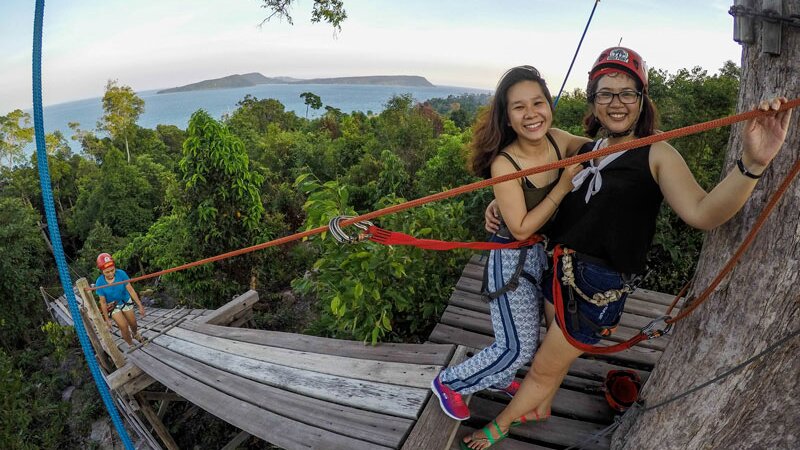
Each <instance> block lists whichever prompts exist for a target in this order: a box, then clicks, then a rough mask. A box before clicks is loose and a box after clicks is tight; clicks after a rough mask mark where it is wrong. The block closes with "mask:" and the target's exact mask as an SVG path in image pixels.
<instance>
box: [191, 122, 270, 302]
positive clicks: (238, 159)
mask: <svg viewBox="0 0 800 450" xmlns="http://www.w3.org/2000/svg"><path fill="white" fill-rule="evenodd" d="M178 166H179V169H180V173H181V180H180V191H181V194H180V197H181V198H180V205H179V207H178V210H179V212H180V214H181V215H182V216H184V217H185V218H186V225H187V230H188V232H189V235H190V236H194V238H195V240H196V241H195V243H194V246H193V249H192V250H193V251H192V256H196V257H208V256H212V255H216V254H219V253H224V252H228V251H231V250H235V249H238V248H241V247H245V246H249V245H252V244H254V243H256V241H258V240H259V238H260V237H261V220H262V218H263V215H264V206H263V204H262V203H261V193H260V192H261V184H262V183H263V181H264V177H263V175H261V174H260V173H258V172H255V171H252V170H251V169H250V159H249V157H248V156H247V152H246V151H245V149H244V145H243V144H242V141H241V140H239V139H238V138H237V137H236V136H234V135H233V134H232V133H231V131H230V130H229V129H228V128H227V127H226V126H224V125H223V124H221V123H219V122H217V121H216V120H214V119H213V118H211V116H209V115H208V113H207V112H205V111H203V110H198V111H197V112H195V113H194V114H192V117H191V119H189V128H188V130H187V138H186V141H184V143H183V159H181V161H180V163H179V165H178ZM259 258H261V256H260V254H258V255H254V254H250V255H248V256H245V257H240V258H239V259H238V261H235V262H231V261H229V260H228V261H223V262H221V263H220V267H221V268H222V270H223V272H225V273H226V274H227V275H228V276H230V277H232V278H233V280H236V281H237V282H239V283H243V284H244V285H245V286H246V285H247V284H248V283H249V281H250V278H251V274H252V269H253V268H254V267H255V266H256V265H257V264H258V261H259ZM240 288H241V286H240Z"/></svg>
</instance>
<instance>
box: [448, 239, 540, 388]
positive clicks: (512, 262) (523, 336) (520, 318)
mask: <svg viewBox="0 0 800 450" xmlns="http://www.w3.org/2000/svg"><path fill="white" fill-rule="evenodd" d="M519 252H520V250H511V249H503V250H492V251H491V253H490V254H489V263H488V264H489V269H488V277H489V279H488V287H489V292H495V291H497V290H498V289H499V288H500V287H502V286H504V285H505V283H506V282H508V280H509V279H510V278H511V276H512V275H513V273H514V271H515V270H516V268H517V263H518V262H519ZM546 264H547V261H546V255H545V252H544V248H543V247H542V245H541V244H536V245H534V246H533V247H531V248H530V249H529V250H528V255H527V258H526V259H525V268H524V271H525V272H527V273H529V274H531V275H532V276H533V277H534V278H535V279H536V280H539V281H541V279H542V272H543V271H544V268H545V265H546ZM541 299H542V291H541V288H540V287H539V283H537V284H536V285H534V284H532V283H531V282H530V281H528V280H527V279H525V278H523V277H520V278H519V286H518V287H517V289H515V290H513V291H509V292H506V293H505V294H503V295H501V296H500V297H498V298H496V299H494V300H492V301H491V302H490V303H489V309H490V311H491V315H492V326H493V327H494V343H493V344H492V345H490V346H489V347H486V348H485V349H483V350H481V351H480V352H479V353H477V354H476V355H475V356H473V357H472V358H470V359H468V360H466V361H464V362H463V363H461V364H459V365H457V366H453V367H448V368H447V369H445V370H444V371H443V372H442V374H441V378H440V379H441V381H442V383H444V384H446V385H447V386H448V387H450V389H453V390H454V391H456V392H458V393H460V394H464V395H466V394H472V393H473V392H478V391H481V390H483V389H487V388H497V389H503V388H505V387H507V386H508V385H510V384H511V382H512V381H514V375H515V374H516V373H517V370H518V369H519V368H521V367H522V366H524V365H525V364H526V363H529V362H530V361H531V360H532V358H533V354H534V353H536V349H537V347H538V345H539V324H540V320H541V305H542V301H541Z"/></svg>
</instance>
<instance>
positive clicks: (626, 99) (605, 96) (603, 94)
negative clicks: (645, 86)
mask: <svg viewBox="0 0 800 450" xmlns="http://www.w3.org/2000/svg"><path fill="white" fill-rule="evenodd" d="M641 95H642V93H641V92H639V91H622V92H619V93H616V94H615V93H613V92H608V91H600V92H596V93H595V94H594V96H593V98H592V101H593V102H595V103H597V104H598V105H608V104H610V103H611V102H612V101H614V97H617V98H619V101H620V102H622V103H624V104H626V105H630V104H631V103H636V102H637V101H639V97H640V96H641Z"/></svg>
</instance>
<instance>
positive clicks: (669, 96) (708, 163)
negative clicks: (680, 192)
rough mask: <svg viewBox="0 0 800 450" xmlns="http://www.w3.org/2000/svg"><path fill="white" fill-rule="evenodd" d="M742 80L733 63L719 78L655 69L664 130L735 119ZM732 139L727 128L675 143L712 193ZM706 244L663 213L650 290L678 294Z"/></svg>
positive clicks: (653, 85)
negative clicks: (732, 117) (733, 117)
mask: <svg viewBox="0 0 800 450" xmlns="http://www.w3.org/2000/svg"><path fill="white" fill-rule="evenodd" d="M739 76H740V74H739V69H738V67H736V65H735V64H733V63H732V62H731V61H728V62H727V63H725V65H724V66H723V67H722V68H721V69H720V71H719V74H716V75H713V76H709V75H708V74H707V72H706V71H704V70H702V69H700V68H699V67H695V68H694V69H692V70H686V69H682V70H679V71H678V72H677V73H676V74H675V75H669V74H667V73H666V72H664V71H656V70H653V69H651V71H650V78H649V80H650V91H651V95H652V98H653V100H654V102H655V103H656V104H657V105H658V108H659V112H660V114H661V117H662V122H663V125H664V128H665V129H675V128H680V127H684V126H687V125H691V124H694V123H699V122H705V121H708V120H712V119H716V118H720V117H724V116H728V115H731V114H733V113H734V112H735V107H736V94H737V92H738V90H739ZM729 135H730V128H729V127H725V128H717V129H714V130H710V131H707V132H705V133H701V134H694V135H691V136H687V137H684V138H680V139H675V140H674V141H671V142H670V143H671V144H672V145H673V146H674V147H675V148H676V149H678V151H679V152H680V153H681V155H682V156H683V158H684V159H685V160H686V163H687V164H688V166H689V169H691V171H692V173H693V174H694V176H695V178H696V179H697V181H698V182H699V183H700V185H701V186H703V187H704V188H705V189H706V190H709V189H711V188H712V187H713V186H714V185H715V184H716V183H717V182H718V181H719V179H720V171H721V169H722V162H723V161H724V157H725V151H726V148H727V142H728V138H729ZM702 244H703V233H702V232H701V231H699V230H695V229H693V228H691V227H689V226H688V225H687V224H686V223H685V222H683V221H682V220H681V219H680V218H679V217H678V216H677V215H676V214H675V213H674V212H673V211H672V210H671V209H670V208H668V207H666V206H664V207H662V208H661V212H660V214H659V217H658V222H657V226H656V234H655V237H654V239H653V246H652V248H651V250H650V253H649V255H648V265H649V266H650V274H649V276H648V277H647V280H646V282H645V287H647V288H649V289H654V290H659V291H663V292H677V291H678V290H679V289H680V288H681V287H682V285H683V283H685V282H686V280H688V279H689V278H691V274H692V273H693V272H694V269H695V265H696V262H697V259H698V257H699V255H700V250H701V248H702Z"/></svg>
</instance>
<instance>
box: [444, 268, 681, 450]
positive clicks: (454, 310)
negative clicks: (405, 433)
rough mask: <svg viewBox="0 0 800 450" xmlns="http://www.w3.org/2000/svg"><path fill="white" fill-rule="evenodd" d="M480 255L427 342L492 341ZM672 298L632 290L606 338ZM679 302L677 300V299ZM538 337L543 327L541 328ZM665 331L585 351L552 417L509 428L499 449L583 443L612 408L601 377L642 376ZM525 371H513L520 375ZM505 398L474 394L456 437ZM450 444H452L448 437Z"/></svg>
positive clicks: (622, 335)
mask: <svg viewBox="0 0 800 450" xmlns="http://www.w3.org/2000/svg"><path fill="white" fill-rule="evenodd" d="M484 264H485V259H483V260H481V259H480V258H479V257H478V256H476V257H473V258H472V260H471V261H470V262H469V264H467V266H466V268H465V269H464V272H463V274H462V276H461V279H460V280H459V281H458V283H457V285H456V288H455V291H454V292H453V295H452V297H451V299H450V303H449V305H448V307H447V309H446V310H445V312H444V314H443V315H442V318H441V320H440V323H439V324H438V325H437V326H436V328H435V329H434V330H433V332H432V333H431V336H430V340H431V341H432V342H437V343H451V344H458V345H463V346H467V347H471V348H473V349H481V348H483V347H486V346H487V345H489V344H491V343H492V342H493V340H494V337H493V333H492V324H491V319H490V317H489V307H488V304H487V303H486V302H485V301H484V300H482V299H481V297H480V295H479V292H480V287H481V280H482V278H483V266H484ZM672 299H673V297H672V296H668V295H666V294H661V293H658V292H653V291H648V290H644V289H641V290H637V291H636V292H635V293H634V294H633V295H631V296H630V297H629V298H628V300H627V302H626V306H625V314H624V315H623V318H622V322H621V324H620V327H619V329H618V331H617V332H616V333H615V334H614V335H613V337H612V338H611V340H609V341H602V342H601V343H600V344H599V345H610V344H613V343H614V342H612V341H617V342H619V341H623V340H625V339H627V338H628V337H630V336H633V335H634V333H635V332H636V331H637V330H638V329H639V328H640V327H641V326H643V325H645V324H647V323H648V322H650V320H652V319H653V318H655V317H659V316H661V315H662V314H663V313H664V311H665V310H666V308H667V306H668V305H669V304H670V303H671V302H672ZM679 306H680V303H679ZM541 335H542V336H543V335H544V329H542V334H541ZM668 343H669V336H666V337H663V338H661V339H658V340H653V341H647V342H643V343H641V344H639V345H637V346H636V347H634V348H632V349H629V350H626V351H623V352H620V353H615V354H611V355H585V356H583V357H581V358H579V359H578V360H577V361H575V363H573V365H572V367H571V368H570V371H569V374H568V375H567V378H566V379H565V380H564V383H563V384H562V386H561V388H560V390H559V391H558V393H557V395H556V399H555V402H554V404H553V416H552V417H551V418H550V419H549V420H547V421H546V422H543V423H538V424H531V425H525V426H522V427H519V428H514V429H513V430H512V433H511V436H510V437H509V438H508V439H506V440H505V441H503V443H502V445H498V448H499V449H508V450H517V449H518V450H522V449H526V450H538V449H548V448H563V447H565V446H570V445H576V444H580V443H582V442H584V440H585V439H587V438H588V437H590V436H591V435H592V434H594V433H596V432H598V431H599V430H602V429H603V428H605V427H606V426H608V425H609V424H610V423H612V422H613V419H614V412H613V411H612V410H611V409H610V408H609V407H608V404H607V403H606V401H605V398H604V397H603V392H602V390H601V389H602V387H601V384H602V380H603V378H604V377H605V374H606V373H607V372H608V371H609V370H611V369H619V368H623V367H624V368H632V369H635V370H637V371H638V372H639V374H640V375H641V376H642V379H643V380H644V379H646V378H647V376H648V375H649V373H650V370H652V368H653V366H654V365H655V363H656V361H657V360H658V358H659V356H660V355H661V352H662V351H663V349H664V347H665V346H666V345H668ZM526 371H527V367H526V370H522V371H520V372H519V374H518V376H519V377H523V376H524V374H525V372H526ZM507 403H508V400H507V399H505V398H502V397H501V396H498V395H493V394H488V393H478V394H476V395H474V396H473V397H472V399H471V401H470V403H469V407H470V412H471V416H472V417H471V418H470V419H469V420H468V421H466V422H465V423H463V424H462V426H461V427H460V429H459V431H458V434H457V439H460V438H462V437H463V436H464V435H466V434H467V433H468V432H471V431H473V430H474V428H478V427H482V426H483V425H485V424H486V423H487V422H488V421H490V420H491V419H493V418H494V417H495V416H496V415H497V414H498V413H499V412H500V411H501V410H502V409H503V408H504V407H505V405H506V404H507ZM583 447H584V448H586V449H607V448H608V447H609V439H608V436H605V437H603V438H601V439H600V440H599V441H598V442H589V443H584V444H583ZM451 448H452V449H457V448H458V442H455V441H454V442H453V444H452V446H451Z"/></svg>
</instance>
